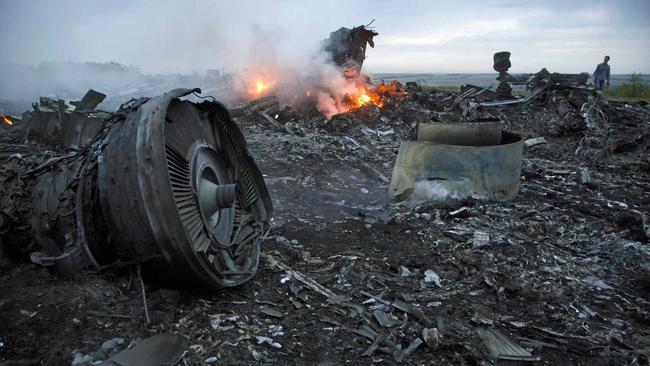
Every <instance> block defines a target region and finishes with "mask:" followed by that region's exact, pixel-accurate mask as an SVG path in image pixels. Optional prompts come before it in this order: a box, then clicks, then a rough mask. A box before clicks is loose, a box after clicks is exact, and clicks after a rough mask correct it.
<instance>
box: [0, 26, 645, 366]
mask: <svg viewBox="0 0 650 366" xmlns="http://www.w3.org/2000/svg"><path fill="white" fill-rule="evenodd" d="M376 35H377V33H375V32H373V31H371V30H368V29H367V28H365V27H355V28H353V29H347V28H342V29H340V30H338V31H336V32H333V33H332V34H331V35H330V39H329V40H328V41H326V42H325V44H324V49H326V50H329V51H328V52H330V53H331V55H332V62H334V63H335V65H336V66H337V67H338V68H339V69H340V71H341V74H342V75H344V76H345V79H346V82H347V83H348V84H347V85H348V86H349V87H346V88H345V93H341V95H334V96H332V99H336V103H337V109H336V112H337V113H332V114H331V115H328V113H325V111H323V110H321V109H319V108H318V106H317V100H316V96H315V94H316V92H317V91H316V90H315V89H310V90H311V91H312V92H313V93H307V94H306V96H307V98H302V99H301V100H300V102H298V103H294V104H286V103H283V102H281V101H280V98H278V97H277V96H276V95H275V92H276V91H277V89H276V88H277V87H279V85H271V84H263V85H262V87H258V86H257V85H253V87H252V89H253V90H255V89H259V92H263V93H258V94H263V96H262V97H260V98H256V99H250V100H247V101H245V102H244V103H241V104H240V105H238V106H237V107H235V108H232V109H231V111H230V113H229V112H228V111H227V110H226V108H225V107H224V106H223V105H221V104H219V103H217V102H208V101H203V102H200V103H199V102H197V103H195V102H191V101H189V100H187V99H188V97H191V96H192V93H194V92H198V91H197V90H173V91H171V92H169V93H167V94H165V95H162V96H159V97H156V98H151V99H147V98H142V99H139V100H132V101H131V102H129V103H127V104H125V105H123V106H122V107H121V108H120V109H119V110H118V111H117V112H115V113H108V112H104V111H100V110H95V108H96V106H97V105H98V103H99V102H100V101H101V99H102V98H103V96H102V95H101V94H100V93H97V92H94V91H90V92H89V93H88V94H87V95H86V96H85V97H84V98H83V99H82V100H81V101H80V102H75V103H72V104H73V107H71V106H68V105H66V104H65V103H64V102H63V101H55V100H50V99H47V98H43V99H41V101H40V103H39V104H35V105H34V111H33V112H28V113H25V114H24V115H23V118H22V119H19V118H12V117H9V116H5V117H4V125H5V126H3V127H1V128H2V132H3V134H2V135H1V136H0V138H1V139H2V140H0V142H1V143H2V144H1V145H0V159H1V160H2V165H1V168H0V179H2V186H1V187H0V189H2V192H0V193H1V196H0V197H1V198H0V199H1V200H2V201H1V203H2V208H3V211H2V214H1V215H0V230H1V231H0V233H2V236H1V238H2V241H3V244H4V247H6V248H8V249H10V250H11V251H13V252H17V253H18V254H22V255H25V254H31V258H32V260H33V261H34V262H37V263H40V264H43V265H46V266H50V267H52V268H54V269H56V271H57V272H59V273H61V274H63V275H70V274H72V273H73V272H75V271H77V270H79V269H81V268H84V267H86V266H97V267H99V268H106V267H111V264H114V263H116V264H124V265H136V266H138V271H137V273H138V274H139V273H140V271H139V267H140V266H141V267H142V270H143V273H144V274H145V277H146V275H147V274H150V278H152V279H156V277H162V276H167V277H168V278H166V280H167V281H168V282H171V283H175V284H176V287H186V286H188V285H203V286H205V285H207V286H208V287H211V288H218V287H225V286H234V285H237V284H241V283H243V282H245V281H248V280H251V278H252V277H253V275H254V273H255V271H256V270H257V269H258V259H259V258H260V256H261V258H262V259H263V263H264V264H265V266H260V270H261V271H263V274H262V275H260V276H256V277H254V278H253V279H252V281H249V282H248V284H246V285H244V286H240V287H238V288H236V289H234V290H232V291H228V292H222V293H218V294H217V295H214V296H210V295H203V296H200V297H199V298H197V297H196V296H195V295H191V297H190V298H189V299H191V300H193V301H181V299H180V296H181V295H180V294H178V293H176V292H174V291H173V290H166V289H156V288H155V287H154V288H153V291H150V292H149V294H148V295H147V296H143V300H145V301H143V302H142V308H143V309H144V312H145V314H146V319H147V324H148V325H149V328H148V330H147V332H144V331H142V324H141V320H140V319H141V318H140V317H139V316H137V313H138V312H139V311H140V310H139V309H140V305H138V304H139V302H140V301H139V296H140V295H139V292H140V291H135V290H132V289H131V280H130V279H129V281H128V283H129V284H128V286H126V285H123V286H117V285H116V284H115V283H113V282H112V281H106V280H102V279H101V278H100V279H97V278H95V277H92V276H91V275H88V276H84V278H82V279H80V281H82V285H81V286H77V287H80V289H79V290H78V291H79V292H78V293H77V292H72V293H71V294H70V295H68V296H66V298H71V299H79V298H81V299H87V300H84V304H83V306H81V305H80V306H79V307H77V305H76V304H73V305H70V306H71V308H72V309H74V310H70V312H69V313H68V315H69V316H71V317H73V316H76V318H74V319H79V318H81V319H83V320H77V321H79V322H83V324H87V328H88V329H87V330H86V331H79V329H80V328H79V327H78V326H76V325H74V326H73V327H76V328H74V329H75V331H76V332H80V333H81V335H80V336H79V337H74V338H70V339H72V340H69V342H72V343H75V342H76V344H80V343H84V344H86V346H83V347H82V349H81V350H79V349H72V348H71V349H67V352H68V353H67V354H66V355H64V356H60V357H61V358H62V359H66V357H68V356H67V355H69V354H70V353H71V354H72V355H73V364H74V365H84V364H91V363H93V362H99V361H100V360H107V359H108V360H109V361H107V362H113V363H111V364H119V365H126V364H129V362H131V363H130V364H134V363H133V362H134V361H133V360H141V359H142V357H143V355H144V356H146V357H149V358H150V359H151V357H153V355H157V356H158V358H156V359H155V360H156V362H158V363H164V362H167V363H168V364H171V363H173V362H178V360H180V359H181V358H184V360H185V361H188V362H189V363H191V364H203V363H208V364H211V363H215V362H221V363H233V362H246V363H295V362H297V363H300V362H303V363H306V364H315V363H319V364H320V363H329V364H338V363H341V364H342V363H346V362H347V363H349V362H354V363H357V364H374V363H381V362H384V363H388V364H392V363H399V362H405V360H407V359H408V361H407V362H408V363H409V364H428V363H432V362H433V363H435V362H439V364H481V363H485V362H486V361H485V360H486V359H489V360H491V361H492V362H494V363H496V364H501V363H503V362H520V363H522V364H523V363H529V362H534V361H539V360H540V359H541V360H543V361H545V362H548V363H549V364H563V363H572V364H586V363H595V364H608V363H615V364H630V365H644V364H647V350H648V349H650V340H649V339H648V334H647V330H646V329H647V325H648V324H650V314H649V312H648V306H649V304H650V299H648V298H647V288H648V286H650V284H648V281H647V279H648V278H649V274H650V266H648V263H650V262H649V260H650V251H648V249H647V243H648V239H649V238H650V225H649V224H650V222H649V221H648V218H647V212H648V199H647V191H648V190H647V183H648V171H650V170H649V169H650V161H648V159H647V151H648V142H649V141H650V125H649V124H648V123H649V120H650V119H649V115H650V111H649V109H648V107H647V104H643V103H640V104H630V103H623V102H612V101H607V100H606V99H605V98H604V97H603V95H602V94H601V93H600V92H598V91H597V90H596V89H595V88H593V87H592V86H590V85H589V84H588V82H587V81H588V80H587V75H585V74H577V75H569V74H556V73H550V72H548V71H547V70H545V69H544V70H542V71H540V72H539V73H537V74H533V75H519V76H511V75H509V74H508V73H507V70H508V69H509V67H510V61H509V56H510V54H509V53H508V52H499V53H497V54H495V56H494V69H495V70H496V71H497V72H499V77H498V79H497V80H498V82H499V85H498V87H497V88H496V91H493V90H490V89H486V88H482V87H477V86H472V85H465V86H463V87H462V88H461V90H460V92H450V91H439V90H435V89H431V88H426V87H422V86H420V85H419V84H417V83H415V82H409V83H406V85H402V84H401V83H399V82H397V81H392V82H390V83H384V82H383V81H382V82H381V83H379V84H373V83H371V82H370V80H369V78H367V77H365V76H363V74H362V73H361V66H362V64H363V60H364V58H365V47H366V44H370V45H371V46H373V45H374V44H373V41H372V40H373V37H374V36H376ZM517 84H519V85H525V86H526V88H527V89H528V95H527V96H525V97H515V96H513V93H512V88H511V85H517ZM310 90H307V92H309V91H310ZM310 94H311V95H310ZM231 116H232V117H231ZM240 129H241V131H243V132H244V134H245V135H246V136H247V140H248V144H250V146H251V147H252V149H251V151H252V152H253V153H254V155H255V161H253V159H252V157H251V155H249V152H248V149H247V143H246V142H245V141H244V138H243V135H242V132H240ZM256 163H257V164H259V165H260V167H261V168H262V170H263V171H264V172H265V175H264V177H265V178H264V179H263V178H262V175H261V174H260V172H259V171H258V168H257V165H256ZM391 169H392V177H391V178H388V176H390V171H391ZM267 186H268V190H269V191H270V193H271V196H272V197H273V198H274V221H273V226H274V228H275V229H274V233H273V235H270V234H268V233H267V232H268V229H269V227H270V226H271V210H272V209H271V200H270V196H269V193H268V192H267ZM644 187H645V188H644ZM639 197H642V198H641V199H639ZM262 242H263V247H264V250H261V249H260V244H262ZM140 279H141V278H140ZM40 280H41V281H44V279H43V277H40ZM160 280H165V279H163V278H160ZM84 281H90V282H84ZM161 282H162V281H161ZM251 282H252V284H251ZM84 283H86V286H94V287H98V288H99V289H101V292H102V293H101V294H97V295H93V296H92V297H91V298H88V296H87V294H85V292H83V291H85V290H83V286H84V285H83V284H84ZM7 286H8V285H7ZM47 286H54V287H56V286H59V288H58V289H57V290H58V291H62V292H64V291H77V290H75V289H70V288H69V286H68V287H65V284H64V285H57V284H56V283H55V284H45V285H43V287H41V288H42V289H44V293H46V294H45V295H43V296H44V299H41V300H33V301H38V302H39V305H38V306H40V302H45V303H49V302H52V303H54V304H56V306H57V309H58V308H59V307H61V308H66V307H68V306H69V305H68V304H66V303H61V301H65V300H60V299H59V298H58V297H57V298H56V300H54V299H52V298H51V297H50V295H49V292H48V291H49V290H48V291H45V290H47ZM64 288H65V289H64ZM144 289H145V285H144V284H143V283H142V281H141V291H142V293H143V294H144ZM644 289H646V290H645V291H646V292H645V293H644ZM21 290H22V289H21ZM150 290H152V289H151V288H150ZM15 291H18V288H17V289H15ZM129 291H130V292H129ZM125 292H126V294H127V295H128V296H127V295H124V293H125ZM64 293H65V292H64ZM131 293H135V294H137V295H133V294H131ZM129 294H131V295H129ZM39 296H40V295H39ZM52 296H54V295H52ZM111 296H117V297H118V298H119V299H120V300H117V301H115V300H112V299H111ZM22 299H23V300H22V302H20V305H16V306H21V308H20V309H21V310H20V314H23V316H24V317H25V318H26V319H27V320H26V321H25V322H24V323H23V324H24V325H23V326H22V327H25V326H30V324H32V323H30V322H32V320H31V319H32V318H33V317H36V318H38V317H39V316H42V317H47V315H46V314H44V313H45V310H43V308H40V310H38V309H39V308H38V306H36V303H33V302H32V303H30V302H29V301H28V300H27V299H26V298H25V297H23V298H22ZM321 300H322V301H321ZM3 301H4V300H0V307H2V306H3V305H5V304H7V305H6V307H7V308H9V307H10V305H15V304H18V303H19V302H18V301H15V302H12V300H9V302H3ZM30 304H31V305H33V307H34V309H36V310H34V311H33V312H31V311H28V310H23V307H28V306H29V305H30ZM612 304H614V305H612ZM149 308H151V312H152V314H151V319H153V321H152V322H150V319H149V318H150V314H149ZM12 309H13V308H12ZM86 309H90V311H91V312H92V314H96V316H97V317H98V318H97V319H95V318H93V316H92V315H91V316H89V315H88V314H86V313H85V312H86ZM97 309H99V310H97ZM38 312H40V313H39V315H37V313H38ZM215 312H218V313H215ZM123 313H126V314H130V315H122V314H123ZM40 314H44V315H40ZM104 317H106V318H107V319H108V320H107V321H104V320H101V319H103V318H104ZM60 318H61V317H58V318H56V319H54V318H52V317H50V318H48V319H49V320H50V321H51V322H56V324H58V326H60V327H62V328H63V329H65V330H66V331H67V329H70V327H71V325H69V322H67V321H65V322H63V320H61V319H60ZM86 319H90V321H87V320H86ZM95 322H96V323H97V325H96V326H95V325H94V323H95ZM75 324H76V323H75ZM206 324H207V326H206ZM315 324H317V325H318V326H317V328H315ZM10 328H11V329H10V333H8V334H21V329H22V328H21V326H13V323H12V324H10ZM94 329H100V330H99V331H97V330H94ZM106 329H108V330H109V331H107V330H106ZM118 331H119V332H122V336H124V337H132V338H133V339H136V338H137V337H145V336H149V335H150V334H151V332H152V331H153V332H155V333H163V332H169V331H172V332H174V333H178V334H179V335H180V336H178V335H177V336H171V335H164V334H163V335H161V334H158V335H156V336H154V337H151V338H147V339H144V340H141V341H138V342H136V344H135V346H134V347H132V348H128V347H120V345H121V344H122V343H124V338H122V337H117V338H115V336H116V334H119V333H116V332H118ZM109 333H110V334H109ZM285 333H287V334H285ZM66 334H67V333H66ZM124 334H126V335H124ZM2 337H5V336H4V335H2V334H0V340H2V341H4V339H1V338H2ZM42 337H48V335H47V334H44V335H42ZM98 337H112V338H110V339H109V340H108V341H106V342H104V343H103V344H101V347H100V346H99V343H97V338H98ZM26 338H27V337H26ZM188 341H189V342H190V343H191V344H192V345H189V346H188V344H187V343H188ZM15 342H16V343H19V342H20V341H18V340H16V341H15ZM53 343H54V344H55V346H52V347H60V344H61V343H60V342H58V341H57V342H53ZM100 343H101V342H100ZM57 345H58V346H57ZM0 347H1V346H0ZM25 347H26V349H30V347H31V345H25ZM98 347H99V348H100V349H99V350H98V351H94V350H95V349H97V348H98ZM306 347H309V349H310V352H305V351H304V350H305V348H306ZM118 348H125V349H124V350H123V351H121V352H117V353H116V350H117V349H118ZM163 350H164V352H163ZM333 350H335V351H333ZM15 353H16V354H18V355H21V354H23V353H24V352H23V353H21V352H19V351H15ZM138 357H140V358H138ZM125 360H126V361H125ZM129 360H130V361H129ZM434 361H435V362H434Z"/></svg>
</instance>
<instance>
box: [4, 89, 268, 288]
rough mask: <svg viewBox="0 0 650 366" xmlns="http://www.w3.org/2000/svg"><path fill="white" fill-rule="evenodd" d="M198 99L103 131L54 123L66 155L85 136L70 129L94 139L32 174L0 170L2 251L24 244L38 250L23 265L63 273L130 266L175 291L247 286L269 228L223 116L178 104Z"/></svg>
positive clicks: (78, 115) (121, 119) (135, 109)
mask: <svg viewBox="0 0 650 366" xmlns="http://www.w3.org/2000/svg"><path fill="white" fill-rule="evenodd" d="M197 91H198V92H200V90H198V89H194V90H190V89H175V90H172V91H170V92H168V93H166V94H164V95H161V96H158V97H155V98H152V99H145V98H141V99H139V100H134V101H132V103H130V104H128V105H126V106H124V107H123V108H121V109H120V110H119V111H118V112H117V113H115V114H111V115H109V117H108V118H106V119H104V120H103V121H95V120H93V119H92V118H84V116H85V115H86V114H85V113H86V111H81V112H66V114H65V115H66V116H67V117H65V118H63V120H64V121H68V120H72V121H76V123H75V124H71V125H70V126H71V127H70V128H72V131H73V133H72V135H75V136H77V138H72V139H65V140H69V141H71V145H77V143H78V142H79V141H81V140H83V139H81V138H80V135H83V131H86V130H87V129H86V128H81V129H79V128H74V127H75V126H83V125H84V124H89V123H97V124H98V125H99V128H97V129H96V131H97V132H98V133H97V134H96V135H95V136H94V137H93V138H92V139H90V141H89V143H88V144H86V145H83V147H81V148H80V149H78V150H73V151H72V152H70V153H65V154H61V155H59V156H56V157H54V158H51V159H49V160H47V161H44V162H40V164H39V165H38V166H36V167H34V166H33V165H34V164H33V163H34V162H33V160H29V159H25V158H23V157H21V156H12V157H10V158H9V159H8V160H7V162H5V163H3V164H7V165H6V167H10V169H4V170H0V178H1V179H3V185H4V186H5V187H4V189H5V192H4V193H5V195H4V198H3V201H2V202H1V203H2V207H3V209H4V214H5V215H6V217H8V218H9V219H10V220H11V221H12V223H13V224H14V225H12V227H14V228H18V229H17V230H13V231H9V232H8V233H7V234H6V235H5V236H4V237H3V238H4V239H7V240H5V242H7V243H9V244H12V243H18V242H20V241H16V240H13V239H16V238H18V237H21V238H22V239H23V240H22V241H27V242H29V238H33V241H34V242H35V243H34V244H35V246H36V247H37V248H38V250H39V251H38V252H36V253H32V256H31V257H32V260H33V261H35V262H37V263H40V264H43V265H52V266H54V267H55V268H56V269H57V271H58V272H60V273H62V274H71V273H73V272H75V271H77V270H79V269H81V268H83V267H85V266H87V265H94V266H103V265H108V264H111V263H115V262H128V263H133V262H137V263H143V264H144V265H145V268H147V267H148V268H150V269H155V270H156V275H157V277H162V278H163V279H164V280H168V281H170V282H174V283H182V284H183V285H188V284H195V285H196V284H199V283H200V284H204V285H207V286H208V287H212V288H220V287H227V286H234V285H238V284H241V283H243V282H245V281H247V280H248V279H250V278H251V277H252V276H253V275H254V274H255V272H256V270H257V266H258V262H259V255H260V247H259V245H260V242H259V237H260V236H261V235H262V234H264V233H265V232H266V231H267V230H268V228H269V221H270V215H271V211H272V207H271V201H270V197H269V195H268V192H267V189H266V186H265V184H264V180H263V178H262V175H261V174H260V172H259V170H258V169H257V166H256V165H255V162H254V161H253V159H252V157H251V156H250V155H249V154H248V151H247V147H246V142H245V140H244V137H243V135H242V133H241V131H240V130H239V127H238V126H237V125H236V124H235V122H234V121H233V120H232V118H231V117H230V114H229V113H228V111H227V109H226V108H225V107H224V106H223V105H222V104H220V103H218V102H210V101H204V102H202V103H193V102H190V101H187V100H181V99H179V98H181V97H184V96H186V95H188V94H190V93H193V92H197ZM84 99H86V98H84ZM93 104H94V103H93ZM34 114H36V117H35V118H38V114H39V112H37V111H35V112H34ZM100 122H101V123H100ZM26 125H29V124H26ZM61 126H62V127H63V134H62V135H63V136H67V135H66V133H67V132H70V131H67V129H66V126H67V125H66V124H65V123H63V124H61ZM30 190H31V195H30V194H28V195H24V194H22V193H23V192H29V191H30ZM32 213H33V214H32ZM3 221H5V220H3ZM26 224H29V225H26ZM5 226H6V224H5V223H3V227H5ZM20 228H22V229H20ZM9 238H11V239H9ZM33 247H34V246H32V247H31V248H33ZM31 248H30V249H31Z"/></svg>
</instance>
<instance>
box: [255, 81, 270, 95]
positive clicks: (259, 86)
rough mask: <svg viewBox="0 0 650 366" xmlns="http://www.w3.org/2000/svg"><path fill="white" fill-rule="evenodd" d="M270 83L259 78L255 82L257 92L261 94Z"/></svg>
mask: <svg viewBox="0 0 650 366" xmlns="http://www.w3.org/2000/svg"><path fill="white" fill-rule="evenodd" d="M268 88H269V85H268V84H266V83H265V82H263V81H262V80H257V82H256V83H255V91H256V92H257V94H261V93H262V92H263V91H264V90H266V89H268Z"/></svg>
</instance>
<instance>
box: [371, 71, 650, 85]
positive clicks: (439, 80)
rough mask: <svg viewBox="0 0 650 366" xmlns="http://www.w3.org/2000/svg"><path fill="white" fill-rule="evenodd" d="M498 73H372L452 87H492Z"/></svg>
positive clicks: (621, 79) (648, 78)
mask: <svg viewBox="0 0 650 366" xmlns="http://www.w3.org/2000/svg"><path fill="white" fill-rule="evenodd" d="M496 77H497V73H496V72H495V73H492V74H402V73H396V74H386V73H377V74H371V78H372V81H373V82H379V81H381V80H382V79H383V80H387V81H389V80H397V81H399V82H401V83H406V82H407V81H417V82H418V83H420V84H421V85H423V86H438V87H450V86H456V85H464V84H474V85H478V86H482V87H490V86H494V87H496V85H497V80H496ZM630 77H631V75H630V74H617V75H612V77H611V81H610V84H611V86H613V87H614V86H618V85H620V84H623V83H625V82H627V81H629V80H630ZM642 78H643V80H644V81H645V82H646V83H649V84H650V75H642Z"/></svg>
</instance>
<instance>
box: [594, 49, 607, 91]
mask: <svg viewBox="0 0 650 366" xmlns="http://www.w3.org/2000/svg"><path fill="white" fill-rule="evenodd" d="M607 62H609V56H605V61H604V62H603V63H602V64H598V66H596V71H594V74H593V75H592V77H593V78H594V82H595V83H596V87H597V88H598V89H599V90H603V84H604V83H605V81H607V86H608V87H609V64H608V63H607Z"/></svg>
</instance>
